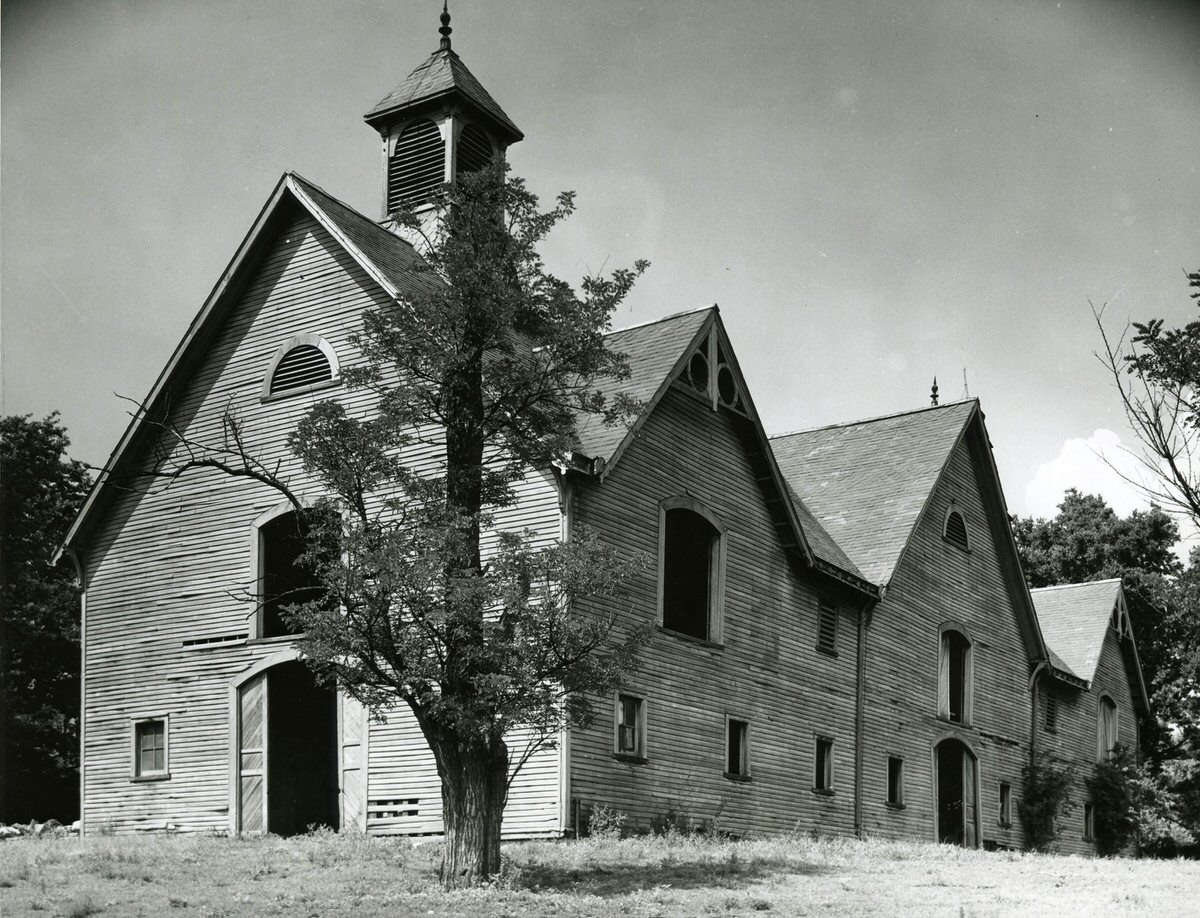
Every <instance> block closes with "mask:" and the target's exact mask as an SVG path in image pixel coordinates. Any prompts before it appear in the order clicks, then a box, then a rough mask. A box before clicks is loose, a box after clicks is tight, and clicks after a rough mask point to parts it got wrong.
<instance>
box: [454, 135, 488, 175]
mask: <svg viewBox="0 0 1200 918" xmlns="http://www.w3.org/2000/svg"><path fill="white" fill-rule="evenodd" d="M492 155H493V154H492V142H491V141H490V140H489V139H488V135H487V134H486V133H484V130H483V128H481V127H479V125H476V124H468V125H467V126H466V127H464V128H463V129H462V132H461V133H460V134H459V135H458V155H457V157H456V159H455V165H456V166H457V167H458V171H459V172H478V171H479V170H480V169H482V168H483V167H484V166H486V165H487V164H488V163H490V162H491V161H492Z"/></svg>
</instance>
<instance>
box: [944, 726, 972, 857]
mask: <svg viewBox="0 0 1200 918" xmlns="http://www.w3.org/2000/svg"><path fill="white" fill-rule="evenodd" d="M936 755H937V838H938V841H939V842H946V843H947V844H951V845H962V846H963V847H966V848H975V847H977V845H978V841H977V839H978V837H979V833H978V823H977V819H978V812H977V811H978V807H977V806H976V803H975V789H976V788H975V756H974V755H973V754H972V753H971V750H970V749H968V748H967V747H966V746H965V745H963V744H962V743H961V742H959V741H958V740H953V739H948V740H942V742H940V743H938V746H937V751H936Z"/></svg>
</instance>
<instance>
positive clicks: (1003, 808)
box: [1000, 781, 1012, 826]
mask: <svg viewBox="0 0 1200 918" xmlns="http://www.w3.org/2000/svg"><path fill="white" fill-rule="evenodd" d="M1000 825H1002V826H1011V825H1012V785H1011V784H1009V783H1008V782H1007V781H1001V782H1000Z"/></svg>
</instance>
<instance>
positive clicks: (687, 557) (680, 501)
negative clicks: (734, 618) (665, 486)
mask: <svg viewBox="0 0 1200 918" xmlns="http://www.w3.org/2000/svg"><path fill="white" fill-rule="evenodd" d="M723 541H724V539H723V536H722V530H721V527H720V525H719V524H718V522H717V521H716V519H715V518H714V517H712V515H711V514H709V513H708V512H707V511H705V510H704V509H703V508H702V507H701V506H700V505H699V504H697V503H696V502H695V501H692V500H690V499H689V498H673V499H671V500H668V501H664V502H663V506H662V518H661V524H660V537H659V595H660V603H659V610H660V616H661V617H660V621H661V623H662V626H663V627H664V628H666V629H668V630H670V631H675V632H678V633H679V634H686V635H690V636H691V637H695V638H700V639H701V640H709V641H718V640H720V617H721V616H720V613H721V606H722V598H721V592H722V566H723V565H722V545H723Z"/></svg>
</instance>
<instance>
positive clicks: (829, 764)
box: [813, 736, 833, 791]
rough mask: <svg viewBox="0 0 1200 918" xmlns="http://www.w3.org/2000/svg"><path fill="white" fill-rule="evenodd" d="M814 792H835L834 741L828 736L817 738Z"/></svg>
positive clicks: (814, 762)
mask: <svg viewBox="0 0 1200 918" xmlns="http://www.w3.org/2000/svg"><path fill="white" fill-rule="evenodd" d="M813 790H818V791H832V790H833V740H831V739H830V738H829V737H826V736H818V737H817V751H816V756H815V757H814V760H813Z"/></svg>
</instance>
